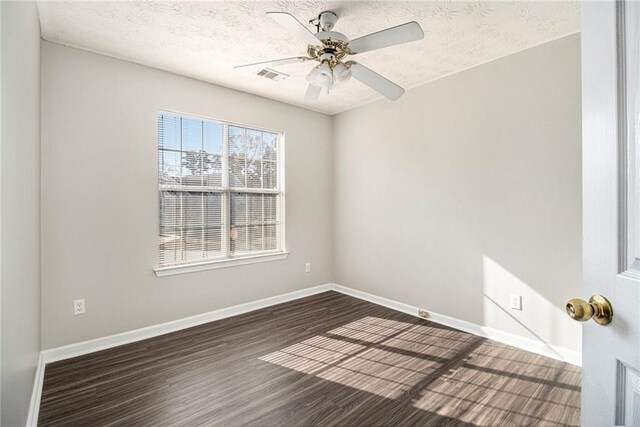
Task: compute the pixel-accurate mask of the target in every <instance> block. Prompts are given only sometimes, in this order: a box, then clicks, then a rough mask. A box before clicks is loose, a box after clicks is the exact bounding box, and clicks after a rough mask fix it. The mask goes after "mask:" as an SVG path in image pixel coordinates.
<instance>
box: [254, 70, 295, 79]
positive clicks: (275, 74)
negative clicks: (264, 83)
mask: <svg viewBox="0 0 640 427" xmlns="http://www.w3.org/2000/svg"><path fill="white" fill-rule="evenodd" d="M258 75H259V76H262V77H266V78H268V79H270V80H275V81H280V80H284V79H286V78H287V77H289V75H288V74H285V73H281V72H280V71H276V70H272V69H271V68H265V69H264V70H261V71H260V72H259V73H258Z"/></svg>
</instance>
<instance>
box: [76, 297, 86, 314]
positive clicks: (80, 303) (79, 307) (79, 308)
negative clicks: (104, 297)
mask: <svg viewBox="0 0 640 427" xmlns="http://www.w3.org/2000/svg"><path fill="white" fill-rule="evenodd" d="M84 313H85V305H84V299H76V300H73V315H74V316H77V315H79V314H84Z"/></svg>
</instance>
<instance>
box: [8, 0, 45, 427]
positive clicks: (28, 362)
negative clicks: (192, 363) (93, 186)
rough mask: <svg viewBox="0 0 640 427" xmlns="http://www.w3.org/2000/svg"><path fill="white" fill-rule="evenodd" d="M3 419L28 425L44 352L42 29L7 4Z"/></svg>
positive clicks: (29, 9) (26, 12)
mask: <svg viewBox="0 0 640 427" xmlns="http://www.w3.org/2000/svg"><path fill="white" fill-rule="evenodd" d="M0 7H1V9H2V67H1V68H2V89H1V90H2V144H1V147H0V151H1V159H2V162H1V178H0V181H1V189H0V194H1V196H2V197H1V206H2V215H1V217H2V221H1V227H0V233H1V236H2V239H1V247H2V256H1V258H2V260H1V262H2V274H1V279H0V284H1V289H0V292H1V293H2V307H1V313H2V315H1V321H0V323H1V324H2V332H1V334H0V336H1V337H2V352H1V366H2V373H1V376H2V392H1V395H2V401H1V406H0V412H1V413H2V425H3V426H19V425H24V424H25V422H26V419H27V412H28V409H29V400H30V397H31V390H32V388H33V379H34V374H35V367H36V364H37V361H38V353H39V351H40V23H39V21H38V11H37V9H36V5H35V3H33V2H28V3H27V2H25V3H14V2H2V3H1V4H0Z"/></svg>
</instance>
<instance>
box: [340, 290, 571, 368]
mask: <svg viewBox="0 0 640 427" xmlns="http://www.w3.org/2000/svg"><path fill="white" fill-rule="evenodd" d="M331 288H332V289H333V290H334V291H336V292H340V293H343V294H345V295H349V296H352V297H355V298H359V299H362V300H365V301H369V302H372V303H374V304H378V305H382V306H384V307H387V308H390V309H392V310H397V311H401V312H403V313H407V314H410V315H412V316H415V317H419V316H418V307H414V306H411V305H409V304H404V303H401V302H398V301H394V300H390V299H388V298H383V297H379V296H377V295H373V294H369V293H367V292H363V291H359V290H357V289H353V288H349V287H347V286H341V285H338V284H335V283H333V284H331ZM427 319H428V320H430V321H432V322H435V323H439V324H441V325H444V326H449V327H451V328H455V329H459V330H461V331H464V332H468V333H470V334H474V335H478V336H481V337H484V338H489V339H492V340H494V341H498V342H501V343H503V344H507V345H510V346H513V347H516V348H519V349H521V350H525V351H529V352H531V353H536V354H540V355H542V356H546V357H550V358H552V359H556V360H561V361H563V362H567V363H570V364H572V365H576V366H582V353H581V352H579V351H575V350H569V349H567V348H564V347H559V346H556V345H552V344H548V343H545V342H543V341H539V340H534V339H532V338H527V337H523V336H520V335H516V334H512V333H510V332H505V331H501V330H499V329H495V328H490V327H488V326H482V325H478V324H476V323H471V322H467V321H466V320H460V319H456V318H453V317H449V316H446V315H444V314H439V313H434V312H433V311H429V317H428V318H427Z"/></svg>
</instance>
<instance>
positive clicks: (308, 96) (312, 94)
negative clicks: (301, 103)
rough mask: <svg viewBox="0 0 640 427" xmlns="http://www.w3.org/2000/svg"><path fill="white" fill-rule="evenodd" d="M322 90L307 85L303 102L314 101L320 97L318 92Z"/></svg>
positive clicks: (318, 87)
mask: <svg viewBox="0 0 640 427" xmlns="http://www.w3.org/2000/svg"><path fill="white" fill-rule="evenodd" d="M321 90H322V88H321V87H320V86H316V85H311V84H310V85H309V87H308V88H307V93H305V94H304V100H305V101H315V100H317V99H318V98H319V97H320V91H321Z"/></svg>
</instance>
